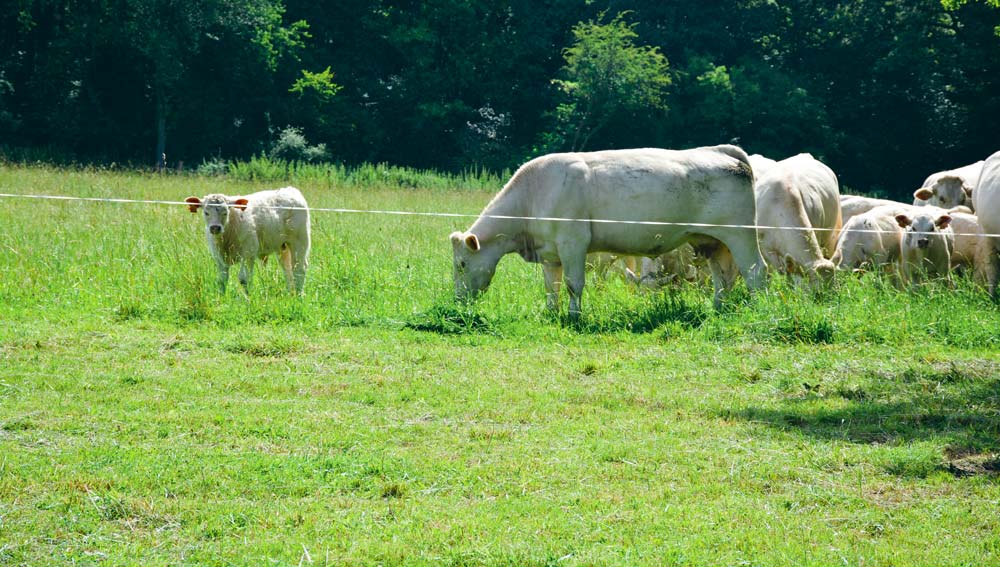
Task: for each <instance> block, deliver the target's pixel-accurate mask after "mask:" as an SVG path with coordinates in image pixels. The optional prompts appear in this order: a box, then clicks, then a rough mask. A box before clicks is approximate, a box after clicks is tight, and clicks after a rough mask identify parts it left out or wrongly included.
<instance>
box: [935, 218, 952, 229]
mask: <svg viewBox="0 0 1000 567" xmlns="http://www.w3.org/2000/svg"><path fill="white" fill-rule="evenodd" d="M949 224H951V217H950V216H948V215H941V216H939V217H938V218H937V220H936V221H934V226H936V227H938V228H940V229H941V230H944V229H946V228H948V225H949Z"/></svg>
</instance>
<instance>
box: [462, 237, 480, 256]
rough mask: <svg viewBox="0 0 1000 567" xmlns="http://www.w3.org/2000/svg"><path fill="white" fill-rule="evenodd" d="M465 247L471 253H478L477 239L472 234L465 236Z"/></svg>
mask: <svg viewBox="0 0 1000 567" xmlns="http://www.w3.org/2000/svg"><path fill="white" fill-rule="evenodd" d="M465 247H466V248H468V249H469V250H472V251H473V252H479V248H480V246H479V237H478V236H476V235H475V234H472V233H469V234H467V235H465Z"/></svg>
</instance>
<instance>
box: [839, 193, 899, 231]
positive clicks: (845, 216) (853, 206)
mask: <svg viewBox="0 0 1000 567" xmlns="http://www.w3.org/2000/svg"><path fill="white" fill-rule="evenodd" d="M902 204H903V203H898V202H896V201H890V200H888V199H876V198H874V197H862V196H860V195H841V196H840V216H841V221H842V222H843V224H844V226H847V221H849V220H851V217H853V216H855V215H860V214H862V213H867V212H868V211H870V210H872V209H874V208H875V207H884V206H886V205H902Z"/></svg>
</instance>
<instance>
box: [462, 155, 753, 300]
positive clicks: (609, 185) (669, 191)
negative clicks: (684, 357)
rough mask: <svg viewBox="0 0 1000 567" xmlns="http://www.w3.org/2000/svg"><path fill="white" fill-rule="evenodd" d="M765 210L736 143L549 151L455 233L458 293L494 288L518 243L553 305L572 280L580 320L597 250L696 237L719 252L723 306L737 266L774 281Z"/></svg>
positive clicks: (632, 250) (715, 269)
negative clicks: (760, 229)
mask: <svg viewBox="0 0 1000 567" xmlns="http://www.w3.org/2000/svg"><path fill="white" fill-rule="evenodd" d="M755 214H756V206H755V201H754V193H753V172H752V170H751V168H750V164H749V161H748V158H747V155H746V153H745V152H744V151H743V150H741V149H740V148H737V147H735V146H728V145H723V146H714V147H706V148H696V149H692V150H682V151H675V150H662V149H649V148H647V149H634V150H613V151H602V152H588V153H565V154H550V155H546V156H542V157H539V158H536V159H534V160H532V161H530V162H528V163H526V164H525V165H523V166H521V168H520V169H518V170H517V172H516V173H515V174H514V176H513V177H512V178H511V179H510V181H508V182H507V185H506V186H505V187H504V188H503V189H502V190H501V191H500V193H498V194H497V196H496V197H494V199H493V200H492V201H491V202H490V204H489V205H487V206H486V208H485V209H484V210H483V213H482V214H481V215H480V217H479V219H478V220H476V222H475V223H473V225H472V226H471V227H470V228H469V230H467V231H465V232H454V233H452V234H451V243H452V250H453V256H454V279H455V293H456V295H457V297H458V298H459V299H460V300H461V299H466V298H469V297H474V296H476V295H477V294H479V293H481V292H483V291H485V290H486V288H487V287H488V286H489V284H490V281H491V280H492V279H493V275H494V272H495V271H496V266H497V263H498V262H499V261H500V258H501V257H503V256H504V255H506V254H510V253H513V252H517V253H518V254H520V255H521V257H522V258H524V259H525V260H527V261H529V262H537V263H541V264H542V267H543V272H544V274H545V290H546V297H547V305H548V307H549V309H552V310H558V301H559V287H560V284H561V282H562V280H563V279H565V283H566V286H567V287H568V289H569V296H570V299H569V314H570V317H571V318H574V319H575V318H578V317H579V315H580V311H581V307H580V303H581V297H582V295H583V286H584V282H585V270H586V258H587V253H588V252H612V253H615V254H631V255H639V256H650V257H652V256H658V255H659V254H663V253H664V252H667V251H670V250H673V249H674V248H677V247H678V246H680V245H681V244H683V243H685V242H690V243H691V244H692V245H694V246H695V248H696V249H698V251H699V252H700V253H702V254H704V255H706V256H708V257H709V262H710V265H711V268H712V280H713V283H714V286H715V303H716V305H719V303H720V301H721V297H722V293H723V291H724V290H727V289H729V288H730V287H731V286H732V284H733V281H734V279H735V273H736V269H737V268H738V270H739V271H740V272H741V273H742V275H743V277H744V279H745V280H746V282H747V285H748V286H749V287H750V289H759V288H761V287H764V286H765V285H766V273H765V268H764V260H763V258H762V257H761V254H760V248H759V247H758V245H757V231H756V230H755V229H754V228H752V226H753V224H754V216H755ZM499 217H507V218H499ZM510 217H516V218H510ZM524 217H531V218H524ZM540 217H544V218H540ZM550 218H563V219H581V220H574V221H556V220H546V219H550ZM595 220H610V221H654V222H660V223H666V224H652V225H650V224H627V223H620V222H594V221H595ZM671 223H677V224H671ZM688 223H695V224H699V225H711V226H692V225H691V224H688ZM719 225H730V226H719ZM731 225H746V226H750V227H751V228H733V227H732V226H731Z"/></svg>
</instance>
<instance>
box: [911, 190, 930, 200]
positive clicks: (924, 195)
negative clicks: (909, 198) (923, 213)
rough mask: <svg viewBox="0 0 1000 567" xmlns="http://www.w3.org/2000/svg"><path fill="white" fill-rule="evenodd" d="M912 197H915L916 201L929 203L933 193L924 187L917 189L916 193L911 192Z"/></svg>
mask: <svg viewBox="0 0 1000 567" xmlns="http://www.w3.org/2000/svg"><path fill="white" fill-rule="evenodd" d="M913 196H914V197H916V198H917V199H920V200H921V201H930V200H931V197H933V196H934V191H932V190H930V189H928V188H926V187H921V188H920V189H917V190H916V191H914V192H913Z"/></svg>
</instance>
